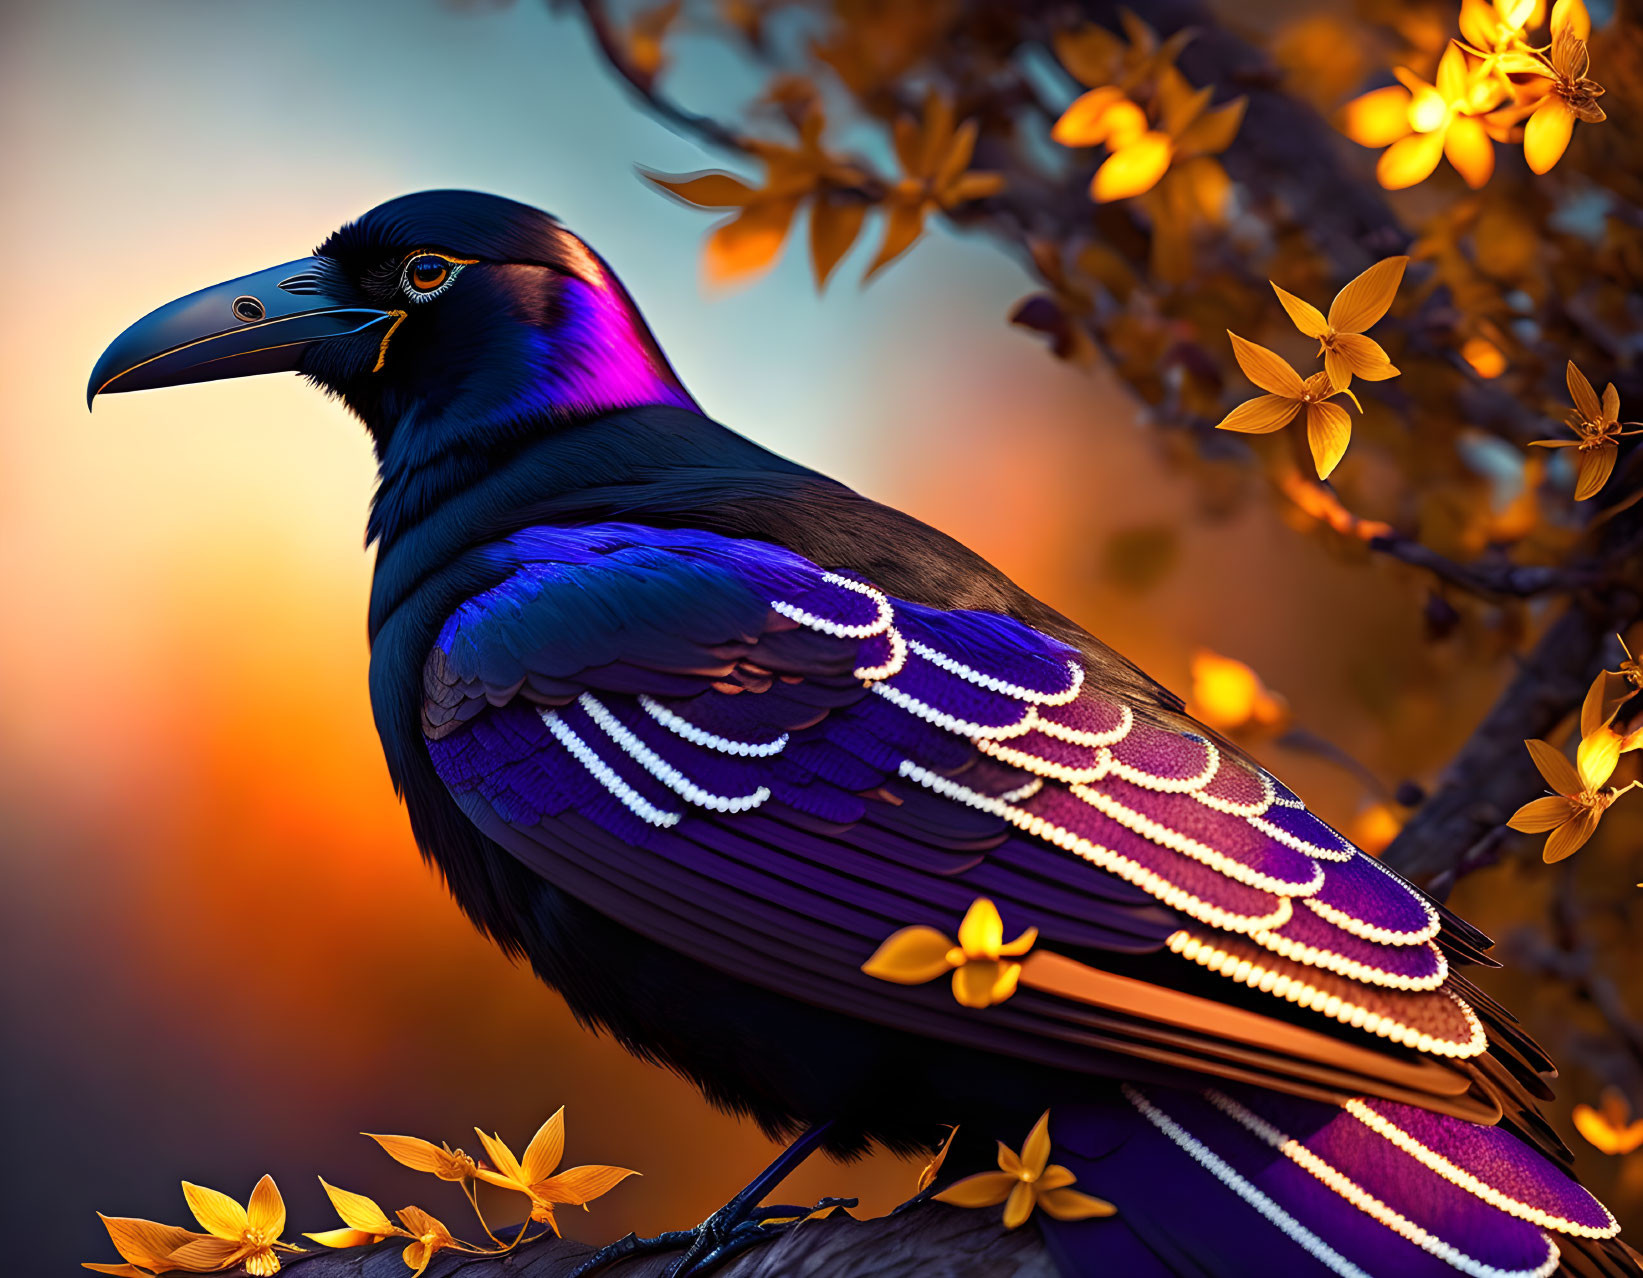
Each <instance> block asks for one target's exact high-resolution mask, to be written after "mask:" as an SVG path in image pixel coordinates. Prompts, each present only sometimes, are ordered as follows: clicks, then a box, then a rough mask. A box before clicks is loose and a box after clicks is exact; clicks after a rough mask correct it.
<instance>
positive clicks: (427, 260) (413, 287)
mask: <svg viewBox="0 0 1643 1278" xmlns="http://www.w3.org/2000/svg"><path fill="white" fill-rule="evenodd" d="M467 265H469V263H468V262H465V261H461V260H459V259H456V258H449V257H442V256H441V255H440V254H438V253H417V254H414V255H413V256H411V257H409V258H407V259H406V262H405V269H404V271H403V272H402V273H401V275H400V284H401V286H402V287H403V289H404V292H405V295H406V296H407V297H409V298H410V299H411V300H412V301H413V302H426V301H428V300H429V299H430V298H434V297H438V296H439V295H440V294H441V293H443V292H444V291H445V290H446V289H447V288H449V287H450V286H451V282H452V281H453V280H455V279H456V277H457V273H458V272H460V271H461V270H462V268H463V267H464V266H467Z"/></svg>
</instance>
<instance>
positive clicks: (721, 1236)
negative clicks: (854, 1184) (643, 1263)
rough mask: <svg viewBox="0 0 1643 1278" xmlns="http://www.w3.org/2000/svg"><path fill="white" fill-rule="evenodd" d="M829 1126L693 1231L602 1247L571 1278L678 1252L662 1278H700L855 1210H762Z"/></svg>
mask: <svg viewBox="0 0 1643 1278" xmlns="http://www.w3.org/2000/svg"><path fill="white" fill-rule="evenodd" d="M831 1126H832V1124H831V1123H821V1124H818V1125H817V1126H815V1127H812V1128H811V1129H810V1130H809V1131H807V1132H805V1134H804V1135H803V1136H801V1137H799V1139H798V1140H796V1141H794V1142H793V1143H792V1144H791V1145H789V1146H788V1147H787V1149H785V1150H784V1151H782V1154H781V1156H780V1157H779V1158H777V1159H776V1161H775V1162H773V1163H771V1164H770V1166H768V1167H766V1168H765V1169H764V1170H763V1171H762V1172H760V1173H759V1174H758V1175H757V1176H755V1177H754V1178H753V1183H752V1184H750V1185H748V1187H747V1188H746V1189H744V1190H742V1192H741V1193H739V1194H737V1195H736V1196H735V1197H734V1198H732V1199H731V1200H730V1201H729V1202H728V1203H726V1204H725V1205H724V1206H723V1207H721V1208H719V1210H718V1211H716V1212H714V1213H713V1214H712V1215H711V1216H709V1217H708V1218H707V1219H706V1220H704V1221H703V1222H702V1223H701V1224H699V1225H697V1226H696V1228H695V1229H673V1230H669V1231H668V1232H667V1233H665V1234H657V1235H656V1237H654V1238H640V1237H638V1236H636V1235H634V1234H629V1235H628V1236H627V1237H626V1238H618V1239H617V1240H616V1241H615V1242H613V1243H611V1244H610V1245H608V1246H605V1247H601V1248H600V1249H599V1250H598V1251H596V1252H594V1253H593V1255H591V1256H589V1257H588V1258H587V1259H586V1260H584V1261H583V1262H582V1263H581V1264H580V1265H578V1266H577V1267H576V1271H575V1272H574V1273H573V1274H571V1278H584V1276H585V1275H587V1274H591V1273H593V1272H594V1271H595V1270H598V1269H603V1268H604V1267H605V1266H606V1265H609V1264H613V1263H615V1262H616V1261H618V1260H625V1259H627V1258H628V1257H629V1256H641V1255H648V1254H651V1253H653V1252H658V1251H675V1250H678V1249H680V1248H682V1249H683V1251H684V1254H683V1255H681V1256H680V1257H679V1258H678V1259H677V1260H675V1261H674V1262H673V1263H672V1264H671V1265H669V1266H668V1269H667V1278H701V1275H703V1274H706V1273H710V1272H712V1271H713V1270H714V1269H717V1268H718V1267H719V1266H720V1265H722V1264H724V1262H725V1261H727V1260H729V1259H730V1258H731V1257H732V1256H734V1255H737V1254H738V1253H740V1252H743V1251H746V1250H747V1249H748V1248H749V1247H751V1246H753V1245H754V1244H755V1243H760V1242H763V1241H765V1239H767V1238H772V1237H774V1236H775V1235H777V1234H780V1233H782V1232H784V1231H786V1230H788V1229H791V1228H792V1227H793V1226H794V1225H796V1224H798V1223H799V1222H800V1221H801V1220H807V1219H809V1218H810V1217H811V1216H813V1215H814V1214H815V1213H816V1212H819V1211H826V1210H828V1209H829V1208H831V1207H854V1206H855V1205H856V1200H855V1199H854V1198H824V1199H822V1200H821V1201H820V1202H819V1203H817V1204H816V1205H815V1206H814V1207H789V1206H785V1205H772V1204H767V1205H762V1206H761V1203H762V1202H763V1199H764V1196H765V1195H766V1194H768V1193H769V1192H771V1191H772V1190H773V1189H775V1188H776V1186H777V1185H779V1184H780V1183H781V1182H782V1181H783V1180H785V1179H786V1178H787V1174H788V1173H789V1172H790V1171H792V1170H793V1169H794V1168H795V1167H797V1166H798V1165H799V1164H800V1163H802V1162H803V1161H804V1160H805V1159H806V1158H807V1157H809V1155H810V1152H811V1151H812V1150H814V1149H815V1148H816V1147H817V1146H818V1145H820V1144H821V1143H822V1141H823V1140H824V1139H825V1138H826V1136H827V1132H828V1129H829V1128H830V1127H831Z"/></svg>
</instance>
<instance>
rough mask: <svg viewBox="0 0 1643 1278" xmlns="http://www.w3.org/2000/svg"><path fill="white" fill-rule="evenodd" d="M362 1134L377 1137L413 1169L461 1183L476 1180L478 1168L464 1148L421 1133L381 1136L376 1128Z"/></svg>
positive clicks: (394, 1156) (396, 1158) (392, 1155)
mask: <svg viewBox="0 0 1643 1278" xmlns="http://www.w3.org/2000/svg"><path fill="white" fill-rule="evenodd" d="M360 1135H362V1136H369V1137H370V1138H371V1139H372V1140H374V1141H376V1143H377V1144H379V1145H381V1146H382V1149H383V1152H384V1153H386V1154H387V1155H388V1157H389V1158H392V1159H393V1160H394V1161H395V1162H396V1163H402V1164H404V1165H405V1166H406V1167H409V1168H410V1169H411V1170H412V1171H419V1172H427V1173H428V1174H429V1175H430V1176H438V1177H439V1179H441V1180H451V1181H456V1182H458V1183H460V1182H462V1181H466V1180H472V1179H473V1178H474V1175H475V1172H476V1171H477V1166H476V1164H475V1163H474V1160H473V1159H472V1158H470V1157H468V1155H467V1154H465V1153H463V1152H462V1151H461V1150H460V1149H452V1148H451V1147H450V1146H449V1145H435V1144H433V1143H432V1142H431V1141H426V1140H423V1139H422V1138H421V1137H420V1136H378V1135H377V1134H376V1133H374V1132H361V1133H360Z"/></svg>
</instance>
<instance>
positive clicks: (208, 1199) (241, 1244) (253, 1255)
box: [166, 1176, 302, 1278]
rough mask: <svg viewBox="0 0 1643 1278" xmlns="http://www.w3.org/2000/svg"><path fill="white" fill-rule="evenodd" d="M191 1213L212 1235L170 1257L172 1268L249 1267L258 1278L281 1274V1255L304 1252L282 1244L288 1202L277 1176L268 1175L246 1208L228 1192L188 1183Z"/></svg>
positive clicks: (185, 1190) (193, 1241)
mask: <svg viewBox="0 0 1643 1278" xmlns="http://www.w3.org/2000/svg"><path fill="white" fill-rule="evenodd" d="M183 1197H184V1198H186V1199H187V1200H188V1209H189V1210H190V1211H192V1212H193V1213H194V1218H195V1219H196V1220H198V1221H199V1222H200V1224H201V1225H203V1226H204V1227H205V1229H206V1235H205V1236H201V1237H196V1238H194V1239H191V1240H190V1241H189V1242H186V1243H184V1244H183V1245H182V1246H181V1247H178V1248H177V1249H176V1250H175V1251H173V1252H172V1253H171V1255H170V1256H169V1257H167V1260H166V1263H167V1264H168V1265H169V1266H170V1267H171V1268H172V1269H184V1270H187V1271H188V1272H190V1273H209V1272H211V1271H212V1270H216V1269H231V1268H233V1267H234V1266H235V1265H243V1266H244V1267H245V1272H246V1273H248V1274H251V1275H253V1278H268V1275H269V1274H273V1273H278V1272H279V1267H280V1258H279V1253H280V1252H281V1251H301V1250H302V1249H301V1248H300V1247H294V1246H292V1245H291V1244H290V1243H282V1242H281V1241H280V1235H281V1234H282V1233H284V1232H285V1200H284V1199H282V1198H281V1197H280V1191H279V1189H278V1187H277V1186H276V1185H275V1184H274V1178H273V1177H272V1176H264V1177H263V1178H262V1179H261V1180H259V1181H258V1182H257V1184H256V1188H254V1189H253V1190H252V1191H251V1200H250V1202H249V1203H248V1204H247V1205H246V1206H245V1207H241V1206H240V1205H239V1203H237V1202H235V1201H234V1200H233V1199H232V1198H230V1197H229V1196H228V1195H227V1194H222V1193H218V1192H217V1191H216V1190H215V1189H206V1188H205V1187H204V1186H202V1185H191V1184H189V1183H188V1182H187V1181H186V1180H185V1181H184V1182H183Z"/></svg>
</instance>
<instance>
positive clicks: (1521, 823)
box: [1507, 726, 1639, 864]
mask: <svg viewBox="0 0 1643 1278" xmlns="http://www.w3.org/2000/svg"><path fill="white" fill-rule="evenodd" d="M1523 744H1524V745H1526V746H1528V747H1529V755H1530V757H1531V758H1532V759H1534V761H1535V767H1537V768H1539V769H1540V775H1541V776H1543V777H1545V778H1546V783H1547V784H1548V785H1549V786H1551V788H1552V790H1553V791H1554V793H1552V794H1549V795H1547V796H1546V797H1545V798H1542V799H1535V800H1532V801H1531V802H1529V803H1525V804H1524V805H1523V806H1522V807H1521V808H1519V809H1518V810H1517V811H1516V812H1514V813H1513V814H1512V819H1511V820H1510V821H1508V822H1507V824H1508V825H1509V826H1511V827H1512V829H1514V830H1518V831H1520V832H1521V833H1523V834H1543V833H1545V832H1546V831H1548V830H1549V831H1551V837H1550V838H1548V839H1547V840H1546V848H1545V851H1544V852H1543V853H1542V854H1541V855H1542V858H1543V859H1544V860H1545V861H1546V862H1547V863H1548V864H1551V863H1552V862H1554V861H1561V860H1563V859H1564V858H1565V857H1568V856H1573V855H1574V854H1575V853H1576V852H1578V851H1579V850H1580V848H1581V846H1582V845H1583V844H1584V843H1585V842H1586V840H1587V839H1589V838H1591V837H1592V833H1593V831H1595V830H1596V829H1597V823H1598V821H1599V820H1600V819H1602V816H1603V814H1604V813H1605V812H1607V811H1608V810H1609V805H1610V804H1612V803H1613V802H1614V801H1615V800H1616V799H1618V798H1619V797H1620V796H1621V795H1622V794H1624V793H1625V792H1626V790H1630V789H1631V788H1632V786H1635V785H1638V784H1639V783H1638V782H1636V781H1633V782H1632V784H1631V785H1628V786H1626V787H1625V788H1624V789H1607V790H1606V789H1604V788H1603V787H1604V786H1605V785H1607V784H1608V780H1609V778H1610V777H1611V776H1613V775H1614V770H1615V765H1616V764H1617V763H1618V762H1619V761H1620V736H1619V734H1618V733H1616V732H1615V731H1614V729H1612V728H1609V727H1607V726H1603V727H1599V728H1598V729H1597V730H1596V731H1595V732H1592V733H1590V734H1589V735H1587V736H1585V737H1582V738H1581V742H1580V748H1579V749H1578V750H1577V751H1576V752H1575V762H1574V763H1572V764H1571V763H1570V762H1569V760H1568V759H1567V758H1565V757H1564V755H1563V752H1562V751H1561V750H1558V749H1556V748H1555V747H1553V746H1551V745H1548V744H1547V743H1546V742H1544V741H1525V742H1524V743H1523Z"/></svg>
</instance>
